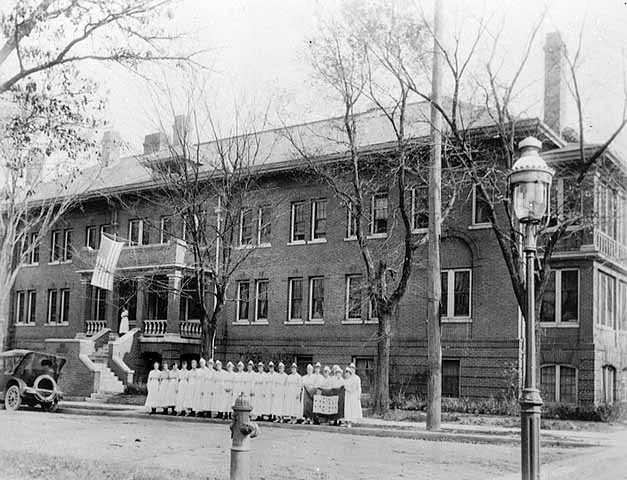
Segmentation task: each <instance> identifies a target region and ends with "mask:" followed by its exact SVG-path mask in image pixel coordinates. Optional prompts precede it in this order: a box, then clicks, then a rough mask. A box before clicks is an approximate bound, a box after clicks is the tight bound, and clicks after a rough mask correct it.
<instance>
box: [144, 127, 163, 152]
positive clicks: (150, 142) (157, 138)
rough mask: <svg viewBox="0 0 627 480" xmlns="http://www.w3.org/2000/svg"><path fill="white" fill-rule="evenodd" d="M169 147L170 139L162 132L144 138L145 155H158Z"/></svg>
mask: <svg viewBox="0 0 627 480" xmlns="http://www.w3.org/2000/svg"><path fill="white" fill-rule="evenodd" d="M167 146H168V138H167V137H166V136H165V135H164V134H163V133H161V132H157V133H151V134H149V135H146V136H145V137H144V155H149V154H151V153H157V152H159V151H160V150H162V149H164V148H166V147H167Z"/></svg>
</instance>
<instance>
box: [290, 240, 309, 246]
mask: <svg viewBox="0 0 627 480" xmlns="http://www.w3.org/2000/svg"><path fill="white" fill-rule="evenodd" d="M293 245H307V242H306V241H305V240H294V241H292V242H287V246H288V247H291V246H293Z"/></svg>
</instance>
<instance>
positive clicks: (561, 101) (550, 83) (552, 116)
mask: <svg viewBox="0 0 627 480" xmlns="http://www.w3.org/2000/svg"><path fill="white" fill-rule="evenodd" d="M565 53H566V45H565V44H564V42H563V40H562V36H561V35H560V32H558V31H556V32H551V33H548V34H547V35H546V42H545V44H544V123H546V124H547V125H548V126H549V127H551V128H552V129H553V130H554V131H555V132H556V133H557V134H558V135H561V134H562V130H563V128H564V122H565V120H566V97H567V91H566V84H565V82H564V73H565V68H566V65H565V64H566V61H565V58H564V55H565Z"/></svg>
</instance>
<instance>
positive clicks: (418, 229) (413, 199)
mask: <svg viewBox="0 0 627 480" xmlns="http://www.w3.org/2000/svg"><path fill="white" fill-rule="evenodd" d="M417 190H426V191H427V195H428V193H429V186H428V185H416V186H414V187H412V188H411V232H412V233H426V232H427V231H428V230H429V226H428V220H429V213H428V212H427V226H426V227H417V226H416V213H417V212H416V210H417V209H416V200H417V198H418V196H417V192H416V191H417ZM427 201H428V197H427Z"/></svg>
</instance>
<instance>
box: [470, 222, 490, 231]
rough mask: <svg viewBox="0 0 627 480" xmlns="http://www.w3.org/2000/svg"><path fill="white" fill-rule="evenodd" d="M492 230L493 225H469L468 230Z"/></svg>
mask: <svg viewBox="0 0 627 480" xmlns="http://www.w3.org/2000/svg"><path fill="white" fill-rule="evenodd" d="M491 228H492V224H491V223H473V224H472V225H468V230H489V229H491Z"/></svg>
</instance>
